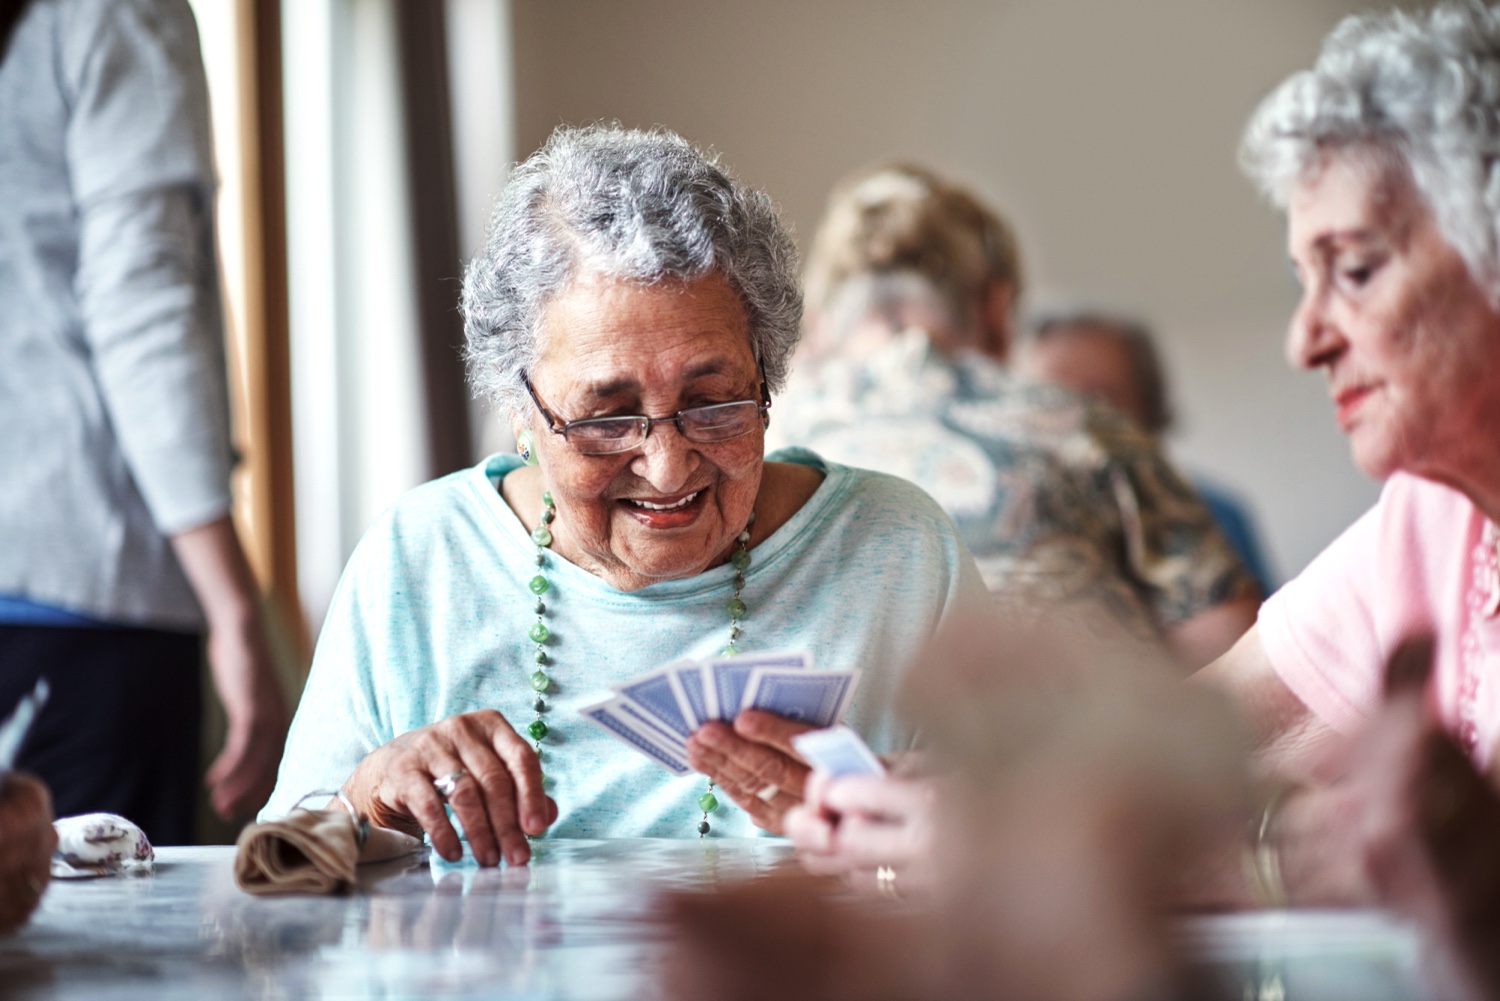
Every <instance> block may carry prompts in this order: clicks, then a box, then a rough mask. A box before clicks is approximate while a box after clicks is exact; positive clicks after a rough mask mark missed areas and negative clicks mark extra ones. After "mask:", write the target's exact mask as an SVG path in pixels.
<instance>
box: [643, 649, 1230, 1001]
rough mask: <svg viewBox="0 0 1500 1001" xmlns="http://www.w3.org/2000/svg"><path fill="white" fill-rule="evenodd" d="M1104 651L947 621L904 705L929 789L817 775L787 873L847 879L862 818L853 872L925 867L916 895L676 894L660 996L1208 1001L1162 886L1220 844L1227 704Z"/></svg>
mask: <svg viewBox="0 0 1500 1001" xmlns="http://www.w3.org/2000/svg"><path fill="white" fill-rule="evenodd" d="M1111 640H1112V638H1111V637H1109V636H1105V637H1102V638H1100V639H1099V642H1097V643H1094V642H1090V643H1087V644H1079V643H1075V642H1072V641H1071V640H1065V639H1064V638H1062V637H1061V636H1060V635H1059V634H1057V633H1053V632H1049V631H1045V630H1042V629H1023V630H1017V631H1014V632H1013V633H1008V634H1005V635H1002V636H999V637H996V636H995V635H994V634H993V630H992V628H991V627H990V626H989V625H988V624H986V623H974V622H970V623H957V624H954V625H952V626H950V627H949V629H948V630H947V631H946V634H945V636H944V637H943V638H941V639H940V640H939V641H936V642H935V643H934V645H933V648H932V650H931V651H930V655H929V657H928V659H927V660H926V661H924V663H923V664H922V665H921V666H920V667H919V668H918V669H917V670H916V671H914V672H913V674H912V676H911V678H910V680H909V683H908V686H907V689H906V693H905V698H906V707H907V710H908V712H909V714H910V715H909V718H910V719H911V720H912V722H913V723H914V724H915V726H916V728H917V730H918V732H921V733H923V734H926V735H928V738H929V746H930V748H931V751H932V759H931V768H930V772H931V774H932V775H935V776H937V778H936V779H933V778H923V779H910V778H886V779H876V780H865V779H858V780H856V779H855V778H852V777H850V778H845V779H840V780H837V781H830V780H828V779H826V778H824V777H819V776H815V777H814V778H813V779H812V780H811V781H810V783H809V786H808V792H807V797H808V803H807V804H806V806H805V807H804V808H803V809H801V810H799V811H794V812H793V814H791V815H790V817H789V819H788V827H789V830H791V832H792V834H793V837H794V838H795V839H796V840H797V843H798V847H799V849H800V850H801V857H802V859H803V861H804V864H806V865H808V866H809V867H811V868H815V869H819V870H820V871H827V872H841V873H847V872H850V871H854V872H859V871H860V870H859V869H858V868H857V865H856V864H855V863H853V862H852V861H851V860H852V859H853V858H854V857H855V853H854V850H853V849H852V847H851V845H848V844H844V843H843V842H842V841H841V839H842V838H844V831H843V827H844V825H845V824H846V823H848V822H849V820H850V819H851V818H852V817H862V816H863V817H867V818H868V817H875V818H879V819H878V821H877V822H876V823H872V824H871V825H870V826H869V827H868V828H867V829H863V830H861V831H860V833H859V834H858V835H856V838H857V840H858V842H859V843H860V844H861V845H862V846H870V847H873V848H874V851H873V852H872V854H871V855H870V856H869V859H870V860H878V861H876V864H877V865H890V866H892V868H895V866H894V865H892V863H895V862H898V861H901V860H907V861H908V863H909V867H908V868H907V869H905V870H904V871H903V870H898V875H897V877H896V888H897V889H898V890H899V891H900V892H902V893H904V892H905V887H904V886H903V885H902V882H901V881H902V880H903V879H906V878H907V877H908V876H914V874H915V873H916V872H918V871H919V869H918V868H917V866H918V864H919V860H923V859H925V860H926V861H925V864H922V865H921V871H924V872H925V873H929V874H930V892H929V893H927V894H917V895H915V896H914V897H912V898H911V899H909V900H907V901H906V902H905V903H904V904H903V905H902V906H900V907H893V908H885V909H880V908H871V907H869V905H868V904H865V905H861V906H852V905H847V904H840V903H838V902H837V901H830V900H828V899H826V897H820V896H819V895H818V890H817V887H818V884H817V883H816V882H815V881H804V882H803V883H801V884H794V883H786V884H773V885H767V886H761V887H753V886H752V887H749V888H742V889H731V890H728V891H721V892H720V893H717V894H714V895H707V894H705V895H695V896H689V897H686V898H681V897H679V898H673V899H672V900H671V901H670V902H669V916H670V917H671V919H672V924H673V935H674V936H675V938H676V941H677V942H678V948H677V952H676V954H675V956H674V960H673V962H672V964H671V965H670V966H669V970H670V971H671V972H670V973H669V983H670V984H672V985H673V987H674V988H675V990H676V994H675V995H674V996H676V997H683V998H686V997H694V998H722V999H736V1001H737V999H740V998H760V997H786V998H802V997H807V998H813V997H818V998H827V999H855V998H858V999H863V1001H876V999H879V1001H886V999H897V998H905V999H913V1001H915V999H923V1001H930V999H946V998H954V999H957V998H963V999H965V1001H975V999H989V998H994V999H1000V998H1014V997H1025V998H1029V999H1048V1001H1095V999H1102V998H1117V997H1135V996H1143V997H1146V996H1149V997H1162V998H1173V997H1179V996H1191V997H1195V998H1205V997H1213V996H1217V995H1216V994H1215V993H1213V991H1212V990H1211V989H1205V988H1204V985H1198V984H1194V985H1191V986H1185V984H1184V978H1183V973H1182V970H1183V967H1182V964H1181V962H1180V957H1179V956H1178V954H1177V946H1176V934H1175V925H1174V922H1175V915H1174V912H1173V910H1172V905H1173V901H1174V896H1173V889H1174V882H1173V876H1174V875H1175V873H1176V872H1177V870H1178V868H1179V866H1181V865H1183V864H1184V863H1185V862H1186V861H1187V860H1189V859H1190V858H1191V857H1192V856H1193V855H1194V853H1195V852H1197V851H1199V850H1201V849H1203V848H1204V846H1217V845H1218V844H1220V843H1222V842H1225V841H1237V839H1238V837H1239V833H1240V831H1241V830H1242V829H1243V825H1244V822H1245V818H1246V815H1247V813H1248V811H1247V809H1246V806H1247V802H1248V795H1247V793H1248V780H1247V776H1246V772H1245V761H1246V757H1245V753H1244V747H1243V744H1242V742H1241V740H1240V739H1239V734H1238V729H1237V727H1236V725H1235V721H1234V717H1233V715H1232V714H1231V712H1230V710H1229V707H1228V705H1227V703H1226V702H1225V701H1224V700H1222V699H1221V698H1220V697H1218V696H1217V695H1216V694H1215V693H1212V692H1202V691H1199V690H1197V689H1192V688H1189V687H1187V686H1185V685H1183V684H1182V683H1181V682H1180V681H1178V680H1177V677H1176V673H1177V672H1176V670H1175V667H1174V666H1172V665H1171V664H1170V662H1166V661H1163V662H1161V663H1160V664H1157V665H1156V666H1154V667H1153V666H1151V664H1149V663H1143V662H1141V661H1140V660H1138V659H1134V658H1133V657H1132V656H1124V655H1121V654H1120V652H1119V650H1120V649H1121V645H1120V644H1117V643H1112V642H1111ZM997 651H999V653H997ZM1137 652H1139V651H1137ZM839 790H845V791H844V792H842V793H840V792H839ZM835 820H836V823H835ZM862 881H863V877H862ZM869 882H870V885H871V886H874V885H876V881H875V880H874V879H873V878H870V880H869ZM913 883H914V885H918V884H917V881H916V880H915V879H913ZM768 957H774V958H775V961H774V962H770V961H768Z"/></svg>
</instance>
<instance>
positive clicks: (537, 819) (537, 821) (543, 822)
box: [526, 813, 547, 833]
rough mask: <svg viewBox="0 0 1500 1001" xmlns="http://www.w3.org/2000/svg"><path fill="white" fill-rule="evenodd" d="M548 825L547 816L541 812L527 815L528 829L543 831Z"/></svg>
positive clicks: (534, 831)
mask: <svg viewBox="0 0 1500 1001" xmlns="http://www.w3.org/2000/svg"><path fill="white" fill-rule="evenodd" d="M546 827H547V818H545V817H543V816H542V815H541V814H540V813H528V814H527V815H526V829H527V830H528V831H531V832H533V833H541V832H542V831H543V830H545V829H546Z"/></svg>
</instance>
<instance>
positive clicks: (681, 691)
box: [667, 660, 713, 730]
mask: <svg viewBox="0 0 1500 1001" xmlns="http://www.w3.org/2000/svg"><path fill="white" fill-rule="evenodd" d="M667 673H668V676H669V677H670V678H671V681H672V685H673V687H674V688H675V689H676V690H677V705H678V708H680V709H681V710H682V716H683V718H684V719H686V720H687V722H688V723H689V724H690V725H691V726H692V727H693V729H695V730H696V729H697V728H698V727H700V726H702V725H703V722H704V720H710V719H713V717H712V716H710V715H709V714H708V695H707V694H706V693H707V688H708V686H706V685H705V684H704V683H703V665H702V664H701V663H699V662H698V661H696V660H684V661H680V662H678V663H676V664H673V665H672V666H671V667H668V668H667Z"/></svg>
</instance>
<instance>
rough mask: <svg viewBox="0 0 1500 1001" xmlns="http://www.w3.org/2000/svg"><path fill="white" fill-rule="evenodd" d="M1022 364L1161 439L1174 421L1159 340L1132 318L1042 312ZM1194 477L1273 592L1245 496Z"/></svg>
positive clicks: (1263, 586)
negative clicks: (1100, 401) (1122, 415)
mask: <svg viewBox="0 0 1500 1001" xmlns="http://www.w3.org/2000/svg"><path fill="white" fill-rule="evenodd" d="M1016 370H1017V371H1018V372H1020V373H1021V374H1022V375H1024V376H1027V377H1028V378H1031V379H1035V380H1037V381H1038V382H1050V383H1052V384H1053V385H1056V386H1064V387H1066V388H1068V389H1071V390H1073V391H1074V392H1076V393H1082V394H1083V395H1085V396H1091V397H1093V398H1095V399H1098V400H1102V401H1104V402H1105V403H1108V404H1109V405H1110V406H1112V407H1114V408H1115V409H1116V410H1118V411H1119V412H1120V413H1122V414H1124V415H1125V416H1126V417H1129V418H1130V419H1131V420H1133V421H1135V423H1136V424H1137V425H1139V426H1140V427H1141V428H1142V429H1143V430H1145V431H1146V432H1147V433H1149V434H1150V435H1152V436H1153V437H1154V438H1156V439H1157V440H1158V442H1159V441H1160V440H1161V437H1162V435H1164V434H1165V433H1166V432H1167V431H1168V429H1170V428H1171V426H1172V421H1173V408H1172V401H1171V393H1170V391H1169V389H1168V386H1167V377H1166V369H1165V367H1164V366H1163V365H1162V362H1161V354H1160V352H1158V351H1157V349H1156V339H1155V338H1154V337H1152V336H1151V331H1150V330H1149V329H1147V327H1146V326H1145V325H1144V324H1142V323H1140V322H1139V321H1136V320H1132V319H1130V318H1128V317H1124V316H1115V315H1112V314H1109V313H1103V312H1099V311H1096V310H1082V311H1078V312H1072V313H1056V314H1048V315H1044V316H1042V317H1041V318H1039V319H1037V320H1036V321H1035V322H1034V323H1032V325H1031V330H1030V336H1028V337H1027V338H1026V340H1025V342H1024V343H1023V344H1022V345H1021V350H1020V351H1019V352H1018V353H1017V357H1016ZM1192 483H1193V489H1195V490H1197V491H1198V496H1199V497H1201V498H1203V503H1204V504H1205V505H1207V507H1208V510H1209V513H1210V514H1212V515H1213V516H1214V522H1215V523H1216V524H1217V525H1218V526H1219V530H1220V531H1221V532H1223V533H1224V537H1225V538H1226V539H1228V540H1229V544H1230V545H1231V546H1233V547H1234V551H1235V554H1236V555H1237V556H1239V558H1240V562H1241V563H1243V564H1244V565H1245V569H1246V570H1249V571H1250V575H1251V576H1252V577H1254V578H1255V583H1256V584H1257V585H1258V586H1259V587H1260V591H1261V593H1262V594H1270V593H1271V591H1272V590H1274V588H1273V587H1272V584H1271V578H1270V575H1269V574H1268V573H1267V572H1266V561H1265V557H1264V556H1263V555H1262V554H1261V547H1260V541H1259V540H1258V539H1257V538H1256V534H1255V526H1254V524H1253V523H1252V522H1251V519H1250V513H1249V512H1248V511H1247V510H1246V509H1245V506H1244V503H1243V502H1242V501H1240V500H1239V499H1238V498H1237V497H1235V496H1234V495H1233V494H1231V493H1229V492H1227V491H1226V490H1224V489H1222V488H1220V487H1218V486H1216V485H1214V484H1212V483H1208V482H1205V481H1204V480H1203V478H1202V477H1193V479H1192Z"/></svg>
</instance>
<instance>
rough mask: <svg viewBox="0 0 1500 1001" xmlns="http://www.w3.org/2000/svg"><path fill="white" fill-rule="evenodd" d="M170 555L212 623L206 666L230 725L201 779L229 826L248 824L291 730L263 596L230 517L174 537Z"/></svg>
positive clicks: (267, 791)
mask: <svg viewBox="0 0 1500 1001" xmlns="http://www.w3.org/2000/svg"><path fill="white" fill-rule="evenodd" d="M172 548H173V550H174V551H175V552H176V554H177V558H178V560H179V561H180V562H181V563H182V567H183V570H184V571H185V572H186V573H187V577H188V581H189V582H190V583H191V584H192V587H193V593H194V594H195V595H197V598H198V602H199V604H200V605H202V606H203V612H204V615H205V617H206V618H207V619H208V665H209V669H210V672H211V674H212V677H213V683H214V690H215V691H216V692H217V693H218V696H219V701H220V703H221V704H222V705H223V706H224V716H225V720H226V723H227V729H226V733H225V736H224V747H223V749H222V750H221V751H220V752H219V754H218V756H217V757H216V758H214V761H213V763H212V764H211V765H209V766H208V772H207V774H206V775H205V777H204V785H206V786H207V787H208V794H209V804H210V805H211V806H212V807H213V809H214V812H215V813H217V814H218V815H219V816H220V817H221V818H223V819H225V820H234V819H237V818H242V817H246V816H249V815H250V814H252V813H254V812H255V811H256V810H258V809H260V807H261V806H263V805H264V804H265V802H266V800H267V799H269V798H270V796H271V789H272V788H273V787H274V786H275V784H276V768H277V766H278V765H279V764H280V762H281V751H282V747H283V744H284V743H285V740H286V728H287V710H286V700H285V698H284V697H283V696H282V692H281V683H280V682H279V681H278V680H277V677H276V662H275V658H274V657H273V656H272V653H271V645H270V642H269V640H268V638H267V634H266V624H265V619H264V616H263V615H262V614H261V609H260V592H259V589H258V588H257V586H256V583H255V577H254V575H253V574H252V573H251V572H250V564H249V563H248V562H247V561H246V559H245V553H244V550H243V549H241V548H240V541H239V536H238V535H237V534H236V532H235V528H234V522H233V520H232V519H231V518H230V517H229V516H228V515H225V516H224V517H222V518H220V519H218V520H217V521H213V522H209V523H208V524H206V525H201V526H199V527H197V528H193V529H189V530H187V531H184V532H179V533H177V534H176V535H174V536H172Z"/></svg>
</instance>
